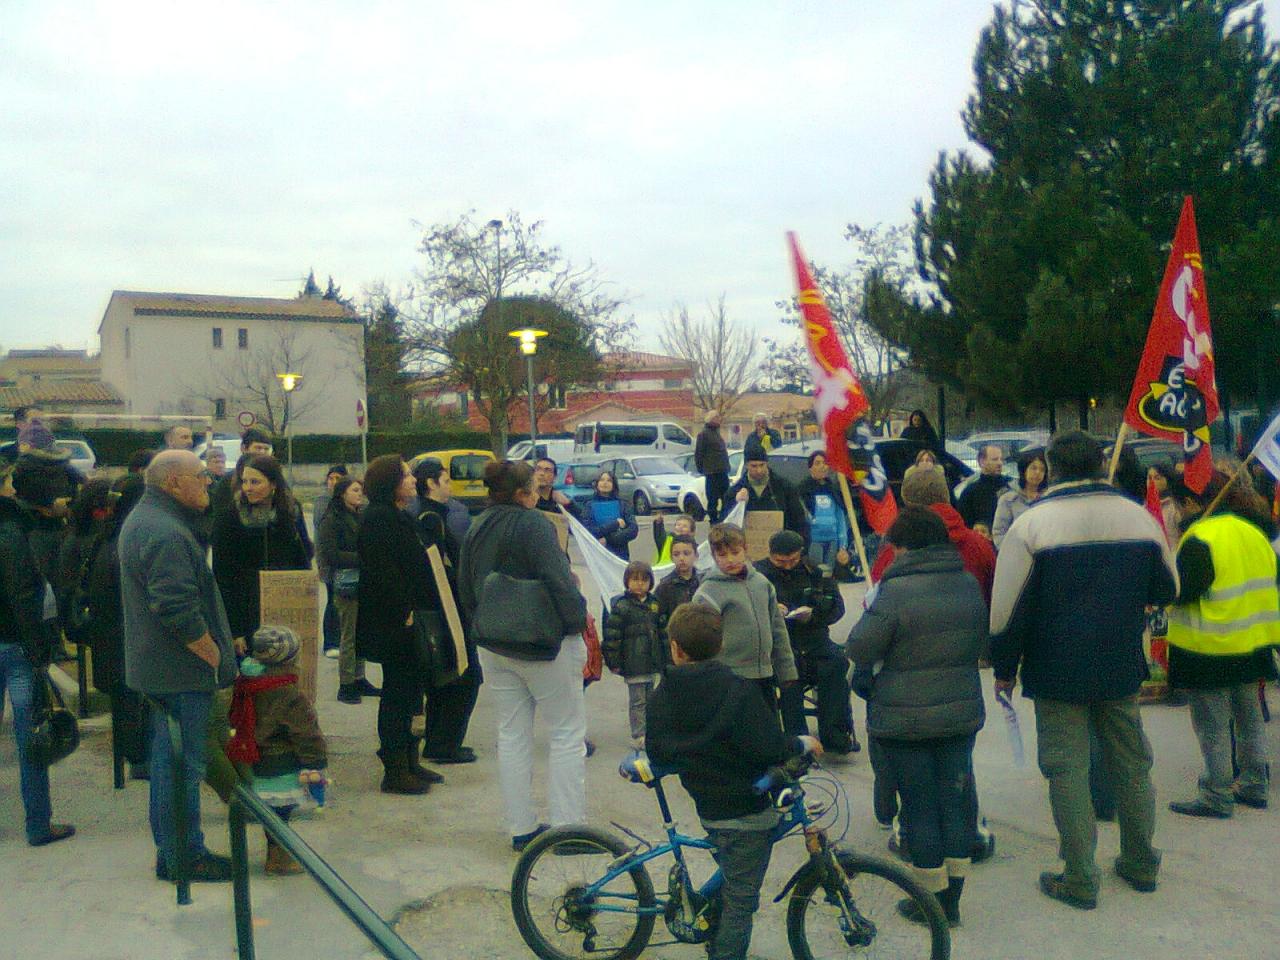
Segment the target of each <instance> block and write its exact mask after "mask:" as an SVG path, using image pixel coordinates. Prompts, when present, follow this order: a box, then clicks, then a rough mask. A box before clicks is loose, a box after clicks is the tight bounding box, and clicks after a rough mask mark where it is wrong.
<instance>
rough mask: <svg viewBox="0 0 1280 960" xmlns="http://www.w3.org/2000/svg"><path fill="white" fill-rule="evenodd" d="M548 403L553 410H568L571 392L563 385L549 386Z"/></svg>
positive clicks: (553, 384) (554, 384)
mask: <svg viewBox="0 0 1280 960" xmlns="http://www.w3.org/2000/svg"><path fill="white" fill-rule="evenodd" d="M547 402H548V403H549V404H550V406H551V409H552V410H566V409H568V407H569V391H568V390H567V389H566V388H565V386H564V384H562V383H552V384H548V386H547Z"/></svg>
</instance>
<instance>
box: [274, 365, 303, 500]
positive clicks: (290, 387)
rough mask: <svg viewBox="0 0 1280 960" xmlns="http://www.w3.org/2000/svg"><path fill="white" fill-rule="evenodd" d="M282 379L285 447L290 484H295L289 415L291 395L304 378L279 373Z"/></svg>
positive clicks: (295, 374)
mask: <svg viewBox="0 0 1280 960" xmlns="http://www.w3.org/2000/svg"><path fill="white" fill-rule="evenodd" d="M276 376H277V377H278V378H279V379H280V389H281V390H283V391H284V441H285V448H286V449H287V451H288V458H289V460H288V463H289V484H290V486H292V485H293V418H292V417H291V416H290V415H289V396H290V395H291V394H292V393H293V391H294V390H297V389H298V381H299V380H301V379H302V374H300V373H277V374H276Z"/></svg>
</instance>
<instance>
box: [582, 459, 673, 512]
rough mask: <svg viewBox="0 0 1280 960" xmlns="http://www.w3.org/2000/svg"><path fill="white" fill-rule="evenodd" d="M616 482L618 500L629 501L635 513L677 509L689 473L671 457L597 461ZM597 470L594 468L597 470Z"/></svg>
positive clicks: (600, 467)
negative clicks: (681, 490)
mask: <svg viewBox="0 0 1280 960" xmlns="http://www.w3.org/2000/svg"><path fill="white" fill-rule="evenodd" d="M599 470H608V471H609V472H611V473H612V474H613V479H614V480H615V481H617V484H618V497H619V499H622V500H626V501H627V502H628V503H630V504H631V509H632V510H634V511H635V513H636V516H640V517H643V516H645V515H647V514H650V513H652V512H653V511H654V509H655V508H660V509H670V510H674V509H676V504H677V502H678V495H679V493H680V488H681V486H683V485H684V482H685V481H686V480H687V479H688V478H689V475H688V474H687V473H686V472H685V471H684V470H682V469H681V468H680V465H679V464H678V463H676V462H675V461H674V460H672V459H671V458H670V457H661V456H653V455H648V454H646V455H644V456H637V457H611V458H606V459H603V460H601V461H600V465H599ZM598 472H599V471H597V473H598Z"/></svg>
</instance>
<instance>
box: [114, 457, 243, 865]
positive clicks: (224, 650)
mask: <svg viewBox="0 0 1280 960" xmlns="http://www.w3.org/2000/svg"><path fill="white" fill-rule="evenodd" d="M145 476H146V484H147V490H146V493H144V494H143V496H142V499H141V500H140V501H139V502H138V505H137V506H136V507H135V508H134V509H133V512H132V513H130V514H129V518H128V520H126V521H125V524H124V528H123V530H122V531H121V533H120V547H119V550H120V593H121V602H122V606H123V612H124V658H125V681H126V682H127V683H128V685H129V686H130V687H131V688H132V689H134V690H137V691H138V692H139V693H143V694H146V695H147V696H149V697H151V698H152V699H153V700H155V701H156V702H157V703H159V704H161V706H162V707H163V708H164V709H163V711H155V712H153V714H152V733H151V736H152V740H151V809H150V815H151V834H152V837H153V838H154V840H155V844H156V876H157V877H158V878H160V879H162V880H169V879H171V878H172V876H173V874H174V867H175V863H176V855H177V838H176V835H175V823H174V820H175V812H174V810H173V777H174V769H173V760H172V753H171V747H170V741H169V726H168V721H169V717H170V716H172V717H173V718H174V719H176V720H177V722H178V725H179V727H180V729H181V732H182V758H183V762H184V764H185V784H186V793H187V803H186V806H187V815H188V823H187V829H186V837H187V845H188V849H189V850H190V858H189V861H188V862H189V865H190V876H191V879H192V880H195V881H205V882H225V881H227V880H230V879H231V862H230V860H229V859H227V858H226V857H219V856H215V855H214V854H212V853H210V852H209V851H208V850H207V849H205V846H204V835H203V834H202V833H201V831H200V781H201V780H203V779H204V775H205V764H206V761H205V733H206V728H207V727H208V722H209V710H210V706H211V704H212V701H213V694H214V691H215V690H217V689H219V688H221V687H226V686H229V685H230V684H231V682H232V681H233V680H234V679H235V674H236V663H235V655H234V653H233V650H232V646H231V629H230V627H229V626H228V624H227V615H226V611H225V610H224V609H223V606H222V597H221V595H220V594H219V593H218V586H217V584H216V583H215V582H214V579H213V572H212V571H211V570H210V569H209V565H208V564H207V563H206V562H205V551H204V547H203V546H201V544H200V541H199V539H198V538H197V536H196V525H197V523H198V522H199V518H200V517H201V516H202V514H203V511H204V509H205V507H206V506H208V503H209V478H208V476H206V474H205V471H204V465H203V464H202V463H201V462H200V459H199V458H198V457H197V456H196V455H195V454H194V453H192V452H191V451H189V450H166V451H164V452H162V453H158V454H156V456H155V458H154V459H153V460H152V461H151V464H150V466H148V467H147V470H146V475H145Z"/></svg>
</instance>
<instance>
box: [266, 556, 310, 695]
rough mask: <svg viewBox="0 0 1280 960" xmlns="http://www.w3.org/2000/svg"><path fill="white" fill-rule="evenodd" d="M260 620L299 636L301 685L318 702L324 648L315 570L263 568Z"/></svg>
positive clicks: (299, 681)
mask: <svg viewBox="0 0 1280 960" xmlns="http://www.w3.org/2000/svg"><path fill="white" fill-rule="evenodd" d="M258 595H259V598H260V599H259V603H258V610H259V613H258V623H259V625H260V626H271V627H288V628H289V629H290V630H292V631H293V632H294V633H296V634H297V635H298V687H299V688H300V689H301V690H302V692H303V693H304V694H306V697H307V699H308V700H310V701H311V702H312V703H315V702H316V664H317V662H318V660H317V657H318V655H319V647H320V607H319V596H320V586H319V583H318V581H317V580H316V573H315V571H314V570H259V571H258Z"/></svg>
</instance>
